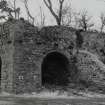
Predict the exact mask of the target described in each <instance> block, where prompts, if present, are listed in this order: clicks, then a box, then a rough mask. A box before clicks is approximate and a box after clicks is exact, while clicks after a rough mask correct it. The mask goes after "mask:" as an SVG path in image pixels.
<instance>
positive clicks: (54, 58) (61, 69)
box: [42, 52, 69, 86]
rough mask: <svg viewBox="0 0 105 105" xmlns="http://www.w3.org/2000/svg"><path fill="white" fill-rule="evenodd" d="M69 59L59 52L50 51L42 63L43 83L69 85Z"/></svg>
mask: <svg viewBox="0 0 105 105" xmlns="http://www.w3.org/2000/svg"><path fill="white" fill-rule="evenodd" d="M68 66H69V62H68V59H67V58H66V57H65V56H64V55H62V54H61V53H58V52H52V53H49V54H48V55H47V56H46V57H45V58H44V60H43V63H42V85H43V86H44V85H56V86H67V85H68V83H69V78H68V77H69V70H68Z"/></svg>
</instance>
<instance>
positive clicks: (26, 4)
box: [23, 0, 35, 24]
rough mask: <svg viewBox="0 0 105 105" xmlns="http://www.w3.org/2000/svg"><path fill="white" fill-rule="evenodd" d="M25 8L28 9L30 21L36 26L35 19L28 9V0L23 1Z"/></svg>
mask: <svg viewBox="0 0 105 105" xmlns="http://www.w3.org/2000/svg"><path fill="white" fill-rule="evenodd" d="M23 2H24V5H25V8H26V12H27V15H28V21H31V23H32V24H34V20H35V19H34V17H33V16H32V15H31V13H30V11H29V8H28V0H23Z"/></svg>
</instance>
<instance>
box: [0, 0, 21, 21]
mask: <svg viewBox="0 0 105 105" xmlns="http://www.w3.org/2000/svg"><path fill="white" fill-rule="evenodd" d="M13 2H14V5H12V3H11V2H10V1H6V0H1V1H0V9H1V13H2V12H6V13H7V17H11V18H15V19H16V17H18V19H19V15H20V8H19V7H18V8H16V0H14V1H13ZM9 4H10V5H9ZM13 14H15V17H14V16H13Z"/></svg>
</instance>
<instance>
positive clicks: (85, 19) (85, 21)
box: [78, 11, 94, 31]
mask: <svg viewBox="0 0 105 105" xmlns="http://www.w3.org/2000/svg"><path fill="white" fill-rule="evenodd" d="M91 18H92V17H91V16H88V12H87V11H83V12H82V13H80V17H79V18H78V22H79V27H80V28H82V29H83V30H84V31H87V30H88V29H90V28H91V27H93V26H94V24H93V23H92V22H91Z"/></svg>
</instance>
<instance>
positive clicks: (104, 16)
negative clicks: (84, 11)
mask: <svg viewBox="0 0 105 105" xmlns="http://www.w3.org/2000/svg"><path fill="white" fill-rule="evenodd" d="M100 20H101V27H100V32H101V33H102V32H103V29H104V27H105V14H104V13H101V16H100Z"/></svg>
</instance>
